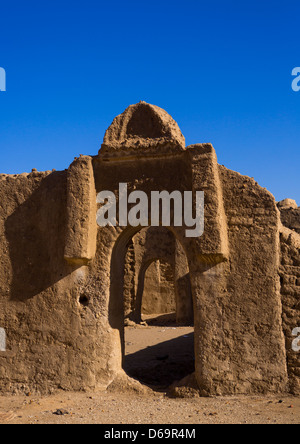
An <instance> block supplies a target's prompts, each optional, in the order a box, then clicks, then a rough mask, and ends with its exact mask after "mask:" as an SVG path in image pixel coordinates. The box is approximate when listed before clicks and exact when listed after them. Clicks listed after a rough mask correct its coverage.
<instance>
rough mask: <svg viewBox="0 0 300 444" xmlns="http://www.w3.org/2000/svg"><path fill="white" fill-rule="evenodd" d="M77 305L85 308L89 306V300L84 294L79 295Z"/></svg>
mask: <svg viewBox="0 0 300 444" xmlns="http://www.w3.org/2000/svg"><path fill="white" fill-rule="evenodd" d="M79 304H80V305H82V306H83V307H87V306H88V305H89V298H88V296H87V295H86V294H81V295H80V297H79Z"/></svg>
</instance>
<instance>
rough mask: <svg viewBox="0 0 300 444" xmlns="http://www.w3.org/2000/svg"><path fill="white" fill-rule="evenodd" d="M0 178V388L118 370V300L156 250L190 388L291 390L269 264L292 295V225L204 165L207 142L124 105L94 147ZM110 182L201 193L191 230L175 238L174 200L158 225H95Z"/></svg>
mask: <svg viewBox="0 0 300 444" xmlns="http://www.w3.org/2000/svg"><path fill="white" fill-rule="evenodd" d="M0 179H1V180H0V198H1V199H2V201H3V202H4V201H5V202H8V204H7V205H6V206H5V205H2V206H0V222H1V223H0V236H1V239H3V241H2V242H1V246H0V259H1V267H2V270H3V273H2V276H1V278H0V303H1V310H0V328H2V329H4V331H5V335H6V351H0V374H1V378H0V389H1V391H4V392H5V391H7V392H9V391H13V390H16V389H17V390H27V389H28V388H30V390H34V389H37V390H39V391H48V390H49V389H52V388H55V387H61V388H64V389H72V390H79V389H97V388H100V387H107V386H108V385H109V384H111V383H112V382H113V381H114V380H115V379H116V378H117V377H118V376H119V375H120V374H121V373H122V344H123V338H122V335H123V333H122V332H123V324H124V309H125V315H127V316H129V317H130V316H133V317H134V316H135V319H136V320H139V319H138V318H139V315H140V312H139V307H140V305H141V301H140V294H139V289H138V282H139V278H140V277H141V275H142V273H143V272H144V270H145V267H147V264H148V263H149V261H151V260H153V259H155V258H161V259H166V260H167V261H168V262H169V263H170V264H171V265H172V267H173V271H174V275H175V281H176V282H177V284H178V286H177V293H176V298H177V304H178V306H180V304H181V306H180V308H179V310H178V321H179V322H180V317H182V318H188V317H190V316H192V317H193V319H194V328H195V378H196V381H197V385H198V388H199V390H200V393H201V394H202V395H226V394H237V393H243V394H250V393H266V392H280V391H283V390H285V389H286V388H287V387H290V389H291V391H292V392H293V393H299V391H300V382H299V360H297V357H296V358H295V352H294V351H292V349H290V346H291V344H292V342H293V341H295V338H294V337H293V336H292V331H295V328H297V327H299V325H294V324H297V322H298V321H299V310H298V311H297V310H296V309H293V310H294V311H293V312H292V314H291V311H290V307H289V306H288V304H289V302H288V298H287V297H282V296H281V294H280V280H279V273H281V274H282V279H281V282H282V287H281V288H282V292H283V291H284V292H285V293H284V294H287V293H286V292H290V291H292V290H291V289H290V287H289V285H287V281H286V279H285V276H286V273H291V272H292V271H293V273H294V274H293V276H294V275H295V274H297V273H299V272H300V269H299V267H300V262H299V245H300V244H299V235H298V234H297V233H296V232H292V231H291V230H288V229H287V228H285V229H283V228H282V226H281V224H280V215H279V212H278V210H277V207H276V203H275V200H274V197H273V196H272V195H271V194H270V193H269V192H268V191H267V190H265V189H263V188H261V187H260V186H259V185H258V184H257V183H256V182H255V181H254V180H253V179H250V178H248V177H244V176H241V175H240V174H238V173H235V172H233V171H230V170H228V169H226V168H225V167H223V166H220V165H218V163H217V157H216V153H215V151H214V149H213V147H212V146H211V145H210V144H199V145H192V146H189V147H186V146H185V139H184V137H183V135H182V134H181V132H180V129H179V127H178V125H177V124H176V122H175V121H174V120H173V119H172V118H171V117H170V116H169V115H168V114H167V113H166V112H165V111H163V110H162V109H160V108H158V107H156V106H153V105H149V104H147V103H145V102H140V103H138V104H136V105H132V106H130V107H129V108H127V110H125V112H124V113H123V114H121V115H120V116H118V117H116V118H115V119H114V121H113V123H112V125H111V126H110V127H109V129H108V130H107V132H106V134H105V137H104V142H103V145H102V147H101V149H100V151H99V153H98V155H96V156H93V157H90V156H81V157H79V158H76V159H75V161H74V162H73V163H72V164H71V166H70V167H69V169H68V171H66V172H59V173H50V172H47V173H37V172H36V171H33V172H32V173H31V174H29V175H21V176H15V177H10V176H0ZM120 184H126V186H127V192H128V195H129V194H130V193H133V192H136V191H139V192H143V193H144V195H145V196H147V197H148V198H149V202H151V199H150V197H151V193H152V192H153V191H155V192H159V193H161V192H168V193H170V194H171V193H173V192H174V191H177V192H179V193H181V195H184V193H186V192H192V193H193V196H195V195H196V193H197V192H204V232H203V233H202V232H201V234H200V235H199V236H198V237H197V236H196V237H192V236H191V237H189V236H187V230H188V229H190V228H191V227H190V226H188V225H187V224H185V223H186V219H183V224H182V226H180V225H179V224H176V223H175V222H174V221H175V211H176V210H175V207H174V208H173V207H172V211H171V213H172V216H174V217H172V218H171V222H170V224H169V225H168V226H167V225H166V224H164V223H163V217H162V218H160V219H159V221H158V222H159V223H158V224H156V226H151V225H153V217H152V213H151V211H148V213H147V215H148V216H147V218H146V219H147V223H148V225H149V227H148V226H146V224H144V225H141V226H130V225H128V226H125V225H124V224H121V225H120V223H119V217H120V214H119V212H118V211H117V213H116V223H115V224H111V225H113V226H105V227H104V226H98V225H97V222H96V215H97V214H98V212H99V210H101V208H102V206H103V204H104V205H105V204H106V203H105V202H102V203H101V199H98V203H97V200H96V196H99V193H102V192H103V191H109V192H111V193H113V195H114V196H115V197H116V203H117V204H119V203H120V197H121V196H119V190H120ZM13 196H18V199H15V198H14V197H13ZM149 205H150V203H149ZM117 208H119V206H117ZM150 210H151V209H150ZM192 210H193V215H194V216H195V211H196V208H195V201H194V206H193V208H192ZM144 222H145V219H144ZM156 222H157V221H156ZM123 225H124V226H123ZM286 230H287V231H286ZM145 231H146V233H147V234H145V235H144V234H143V233H144V232H145ZM280 233H281V235H280ZM289 236H290V237H289ZM297 236H298V237H297ZM135 239H138V241H135ZM286 244H287V245H289V246H288V247H286V248H285V247H283V245H286ZM280 245H281V247H282V249H281V250H282V251H281V250H280ZM291 245H292V246H293V247H291ZM289 248H290V250H289ZM290 251H291V253H290ZM130 255H131V258H130ZM126 257H128V259H126ZM133 257H134V259H133ZM291 257H292V259H291ZM282 258H284V262H282V261H283V259H282ZM297 260H298V262H299V263H296V262H297ZM280 261H281V262H280ZM289 261H290V262H291V261H294V262H293V263H290V262H289ZM133 262H134V266H132V268H130V267H131V265H132V263H133ZM124 264H125V268H126V266H128V267H127V275H126V276H125V281H126V282H125V281H124ZM284 267H285V268H284ZM286 267H287V268H286ZM289 267H290V268H289ZM297 267H298V268H297ZM299 276H300V273H299ZM298 280H299V279H298ZM124 282H125V283H126V285H125V284H124ZM296 282H298V281H297V280H296V278H295V285H296ZM124 285H125V286H124ZM293 285H294V284H293ZM293 288H294V287H293ZM293 291H294V290H293ZM289 294H290V293H289ZM295 294H296V293H295V292H294V293H293V297H296V296H295ZM189 295H190V296H189ZM124 307H125V308H124ZM285 312H287V313H289V316H288V319H287V317H286V316H285ZM288 384H289V385H288Z"/></svg>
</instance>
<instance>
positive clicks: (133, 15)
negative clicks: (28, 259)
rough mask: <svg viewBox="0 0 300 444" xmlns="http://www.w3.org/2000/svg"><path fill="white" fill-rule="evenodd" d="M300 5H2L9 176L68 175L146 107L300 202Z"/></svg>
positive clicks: (1, 127)
mask: <svg viewBox="0 0 300 444" xmlns="http://www.w3.org/2000/svg"><path fill="white" fill-rule="evenodd" d="M299 20H300V2H299V0H297V1H294V0H292V1H286V2H283V1H282V0H281V1H276V0H273V1H272V2H271V1H270V0H260V1H255V0H252V1H251V2H248V1H247V0H246V1H240V0H239V1H233V0H229V1H225V0H209V1H202V0H185V1H176V0H172V1H169V0H165V1H164V0H161V1H158V0H151V1H145V0H144V1H125V0H123V1H114V2H108V1H107V2H104V1H90V0H86V1H84V2H79V1H76V0H73V1H72V2H71V1H70V2H68V1H64V0H62V1H56V0H54V1H51V2H50V1H45V2H41V1H30V0H27V1H14V0H10V1H9V2H2V3H1V16H0V66H1V67H3V68H5V70H6V73H7V92H5V93H3V92H0V154H1V163H0V172H4V173H21V172H24V171H31V169H32V168H37V169H38V170H48V169H52V168H56V169H57V170H59V169H64V168H67V167H68V165H69V164H70V163H71V161H72V160H73V158H74V156H77V155H79V154H93V155H94V154H96V153H97V151H98V149H99V147H100V145H101V143H102V139H103V135H104V132H105V130H106V128H107V127H108V126H109V125H110V123H111V121H112V120H113V118H114V117H115V116H116V115H117V114H120V113H121V112H123V110H124V109H125V108H126V107H127V106H128V105H130V104H132V103H136V102H138V101H140V100H145V101H147V102H149V103H153V104H156V105H158V106H160V107H162V108H164V109H166V110H167V111H168V112H169V113H170V114H171V115H172V117H173V118H174V119H175V120H177V122H178V124H179V126H180V128H181V130H182V132H183V134H184V135H185V137H186V142H187V145H188V144H192V143H202V142H211V143H212V144H213V145H214V147H215V149H216V151H217V155H218V159H219V163H221V164H224V165H225V166H227V167H228V168H230V169H233V170H236V171H239V172H240V173H242V174H245V175H248V176H251V177H254V178H255V179H256V180H257V181H258V182H259V183H260V185H262V186H264V187H267V188H268V189H269V190H270V191H271V192H272V193H273V194H274V195H275V197H276V199H277V200H280V199H283V198H285V197H290V198H294V199H296V200H297V201H298V204H300V189H299V160H300V156H299V148H300V146H299V142H300V92H299V93H296V92H293V91H292V88H291V83H292V76H291V72H292V69H293V68H294V67H296V66H300V39H299Z"/></svg>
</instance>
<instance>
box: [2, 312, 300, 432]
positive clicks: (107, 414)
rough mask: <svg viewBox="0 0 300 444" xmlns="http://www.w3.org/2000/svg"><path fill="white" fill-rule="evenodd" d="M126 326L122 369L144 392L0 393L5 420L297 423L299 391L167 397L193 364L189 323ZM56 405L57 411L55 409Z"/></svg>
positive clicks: (164, 320)
mask: <svg viewBox="0 0 300 444" xmlns="http://www.w3.org/2000/svg"><path fill="white" fill-rule="evenodd" d="M147 322H149V323H150V324H151V325H150V326H144V327H127V328H126V332H125V341H126V359H125V363H124V366H125V369H126V371H127V373H128V374H130V376H132V377H134V378H136V379H138V380H139V381H141V382H142V383H143V384H145V385H147V386H148V387H149V386H150V387H152V389H154V390H153V391H151V392H150V394H149V395H144V394H136V393H132V392H130V393H126V392H123V393H120V392H97V393H83V392H82V393H68V392H62V391H61V392H57V393H56V394H53V395H51V396H25V395H24V396H3V397H0V423H6V424H211V423H213V424H223V423H225V424H231V423H233V424H274V423H275V424H298V423H299V422H300V397H297V398H296V397H292V396H286V395H282V396H276V397H274V396H267V397H245V396H239V397H222V398H192V399H170V398H168V397H167V396H166V394H165V388H166V387H167V386H168V385H170V384H171V383H172V382H173V381H174V380H179V379H181V378H182V377H184V376H185V375H187V374H189V373H191V372H192V371H193V369H194V354H193V327H177V326H175V325H174V324H172V322H166V319H165V318H159V319H158V320H157V319H156V320H155V321H153V322H150V321H149V320H147ZM57 411H61V412H60V413H63V414H62V415H57V414H55V413H56V412H57Z"/></svg>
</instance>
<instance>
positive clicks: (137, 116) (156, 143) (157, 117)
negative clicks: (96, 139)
mask: <svg viewBox="0 0 300 444" xmlns="http://www.w3.org/2000/svg"><path fill="white" fill-rule="evenodd" d="M158 148H159V152H160V153H161V152H164V151H165V150H167V151H169V150H170V149H172V150H173V151H174V150H176V151H182V150H184V149H185V138H184V137H183V135H182V133H181V131H180V129H179V127H178V125H177V123H176V122H175V120H173V119H172V117H171V116H170V115H169V114H168V113H167V112H166V111H164V110H163V109H162V108H159V107H158V106H155V105H150V104H149V103H146V102H140V103H137V104H136V105H130V106H129V107H128V108H127V109H126V110H125V111H124V112H123V113H122V114H120V115H119V116H117V117H116V118H115V119H114V120H113V122H112V124H111V125H110V127H109V128H108V129H107V131H106V133H105V136H104V140H103V144H102V147H101V150H100V152H99V155H101V156H102V155H106V156H110V155H111V156H113V157H116V156H118V155H128V154H131V155H132V154H134V155H137V154H138V153H137V151H139V152H140V154H147V153H148V152H150V151H151V153H152V154H154V152H155V151H157V149H158ZM133 151H134V153H133Z"/></svg>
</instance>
